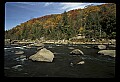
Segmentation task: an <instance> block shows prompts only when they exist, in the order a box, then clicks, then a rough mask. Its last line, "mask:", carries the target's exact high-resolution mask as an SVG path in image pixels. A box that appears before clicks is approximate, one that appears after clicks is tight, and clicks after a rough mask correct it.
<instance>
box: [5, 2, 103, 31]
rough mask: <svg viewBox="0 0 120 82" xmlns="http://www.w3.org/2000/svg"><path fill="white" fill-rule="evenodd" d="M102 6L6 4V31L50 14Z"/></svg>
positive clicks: (47, 3)
mask: <svg viewBox="0 0 120 82" xmlns="http://www.w3.org/2000/svg"><path fill="white" fill-rule="evenodd" d="M90 4H93V5H101V4H104V3H80V2H79V3H78V2H76V3H73V2H6V3H5V30H8V29H11V28H13V27H15V26H17V25H20V24H21V23H23V22H26V21H28V20H30V19H32V18H37V17H41V16H45V15H50V14H61V13H63V12H64V11H69V10H73V9H78V8H84V7H85V6H87V5H90Z"/></svg>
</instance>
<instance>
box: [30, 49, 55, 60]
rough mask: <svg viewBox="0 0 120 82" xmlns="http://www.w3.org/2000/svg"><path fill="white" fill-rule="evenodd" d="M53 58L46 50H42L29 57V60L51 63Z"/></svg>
mask: <svg viewBox="0 0 120 82" xmlns="http://www.w3.org/2000/svg"><path fill="white" fill-rule="evenodd" d="M53 58H54V54H53V53H52V52H51V51H50V50H47V49H46V48H43V49H41V50H39V51H38V52H37V53H36V54H34V55H32V56H30V57H29V59H32V60H33V61H45V62H52V61H53Z"/></svg>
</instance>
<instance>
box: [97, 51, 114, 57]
mask: <svg viewBox="0 0 120 82" xmlns="http://www.w3.org/2000/svg"><path fill="white" fill-rule="evenodd" d="M98 53H99V54H101V55H108V56H111V57H116V50H100V51H99V52H98Z"/></svg>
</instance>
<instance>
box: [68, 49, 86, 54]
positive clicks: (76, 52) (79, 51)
mask: <svg viewBox="0 0 120 82" xmlns="http://www.w3.org/2000/svg"><path fill="white" fill-rule="evenodd" d="M70 54H71V55H84V53H83V52H82V51H81V50H79V49H74V50H73V51H71V52H70Z"/></svg>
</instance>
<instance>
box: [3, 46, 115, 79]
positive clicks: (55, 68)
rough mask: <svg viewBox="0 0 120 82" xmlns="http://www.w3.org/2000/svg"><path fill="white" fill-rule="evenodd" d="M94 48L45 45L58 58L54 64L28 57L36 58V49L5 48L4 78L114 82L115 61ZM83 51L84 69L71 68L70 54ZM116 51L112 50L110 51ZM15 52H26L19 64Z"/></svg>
mask: <svg viewBox="0 0 120 82" xmlns="http://www.w3.org/2000/svg"><path fill="white" fill-rule="evenodd" d="M93 46H95V45H93V44H45V48H47V49H48V50H50V51H52V52H53V53H54V55H55V58H54V60H53V62H52V63H46V62H34V61H32V60H29V59H28V57H29V56H31V55H33V54H35V53H36V52H37V51H38V50H37V47H31V48H26V46H21V45H17V46H15V45H5V46H4V75H5V76H7V77H70V78H114V77H115V58H111V57H108V56H100V55H98V54H97V52H98V51H99V49H95V48H93ZM74 49H80V50H82V51H83V52H84V56H83V57H82V58H83V59H84V61H85V64H83V65H75V66H70V62H71V59H72V56H70V54H69V53H70V52H71V51H72V50H74ZM109 49H113V48H109ZM16 51H24V53H23V54H22V56H26V58H27V59H26V60H24V61H22V60H20V56H21V55H19V54H15V53H16Z"/></svg>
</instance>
